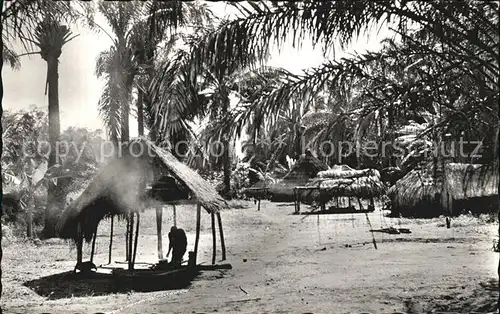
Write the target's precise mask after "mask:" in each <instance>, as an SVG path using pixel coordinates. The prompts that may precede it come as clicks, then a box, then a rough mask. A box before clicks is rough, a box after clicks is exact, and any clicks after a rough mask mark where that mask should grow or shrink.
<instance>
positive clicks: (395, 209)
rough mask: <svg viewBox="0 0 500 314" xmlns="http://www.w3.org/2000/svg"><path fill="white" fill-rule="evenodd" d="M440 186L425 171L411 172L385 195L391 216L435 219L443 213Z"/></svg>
mask: <svg viewBox="0 0 500 314" xmlns="http://www.w3.org/2000/svg"><path fill="white" fill-rule="evenodd" d="M441 189H442V184H441V183H440V182H439V181H435V180H434V178H433V177H432V176H431V175H430V174H429V173H428V172H427V171H425V170H412V171H410V172H409V173H407V174H406V175H405V176H404V177H403V178H401V179H400V180H398V181H397V182H396V184H395V185H393V186H392V187H391V188H390V189H389V191H388V193H387V195H388V196H389V198H390V199H391V206H392V208H391V214H392V215H393V216H399V215H401V216H405V217H435V216H439V215H441V214H442V213H443V208H442V206H441Z"/></svg>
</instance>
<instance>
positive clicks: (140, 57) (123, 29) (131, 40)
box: [96, 0, 209, 142]
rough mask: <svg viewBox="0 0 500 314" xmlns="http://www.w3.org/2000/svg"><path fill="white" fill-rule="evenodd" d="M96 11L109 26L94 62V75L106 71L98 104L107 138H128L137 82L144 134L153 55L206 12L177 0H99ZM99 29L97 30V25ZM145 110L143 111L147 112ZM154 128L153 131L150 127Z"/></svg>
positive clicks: (205, 14)
mask: <svg viewBox="0 0 500 314" xmlns="http://www.w3.org/2000/svg"><path fill="white" fill-rule="evenodd" d="M98 10H99V11H100V12H101V13H102V14H103V15H104V17H105V18H106V20H107V22H108V24H109V25H110V26H111V28H112V30H113V34H114V36H111V35H110V34H107V35H108V37H110V38H111V39H112V41H113V45H112V46H111V47H110V49H109V50H108V51H104V52H102V53H101V54H100V55H99V57H98V59H97V62H96V74H97V76H98V77H100V76H106V82H107V83H106V87H105V89H104V91H103V94H102V97H101V100H100V103H99V106H100V112H101V115H102V117H103V118H104V120H105V122H106V124H107V126H108V130H109V132H110V135H111V139H112V140H113V141H115V142H117V139H118V135H119V134H120V135H121V140H122V141H127V140H128V138H129V135H128V134H129V127H128V119H129V114H130V112H131V110H130V102H131V99H132V92H133V89H134V87H137V95H138V97H137V117H138V125H139V134H140V135H142V134H143V133H144V113H145V112H144V103H146V108H147V109H151V104H150V99H151V96H150V95H148V94H146V93H147V92H148V90H149V89H148V86H149V84H150V81H151V78H152V77H153V76H154V75H155V57H156V56H155V54H156V51H157V50H158V46H159V44H160V43H162V42H164V41H165V40H167V44H166V46H167V49H166V51H165V52H166V53H168V47H171V46H172V44H173V43H174V42H175V39H176V38H177V36H176V29H177V27H179V26H186V25H191V24H194V25H196V24H197V23H200V21H203V20H205V19H206V18H207V16H208V14H209V13H208V11H207V9H206V7H205V6H203V5H199V4H190V3H184V2H182V1H168V2H165V1H156V0H155V1H152V2H150V3H145V2H106V1H103V2H100V3H99V4H98ZM101 30H102V29H101ZM147 111H148V110H146V115H147V113H148V112H147ZM153 133H154V132H153Z"/></svg>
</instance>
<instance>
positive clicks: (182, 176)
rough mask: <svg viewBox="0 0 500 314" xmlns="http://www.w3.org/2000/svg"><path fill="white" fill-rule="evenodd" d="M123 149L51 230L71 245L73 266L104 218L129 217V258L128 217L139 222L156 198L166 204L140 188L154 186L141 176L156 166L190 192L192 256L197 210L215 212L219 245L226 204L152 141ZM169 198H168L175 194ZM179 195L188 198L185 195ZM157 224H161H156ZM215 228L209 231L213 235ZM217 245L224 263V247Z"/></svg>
mask: <svg viewBox="0 0 500 314" xmlns="http://www.w3.org/2000/svg"><path fill="white" fill-rule="evenodd" d="M122 151H123V156H121V157H120V158H116V159H115V160H112V161H111V162H109V163H108V164H107V165H105V166H104V167H103V168H101V169H100V171H98V173H97V175H96V177H95V178H94V179H93V180H92V181H91V182H90V183H89V185H88V186H87V187H86V189H85V190H84V191H83V193H82V194H81V195H80V196H79V197H78V198H77V199H76V200H75V201H73V202H72V203H71V204H70V206H68V207H67V208H66V209H65V210H64V211H63V212H62V214H61V215H60V217H59V220H58V223H57V225H56V231H57V233H58V235H59V237H61V238H63V239H72V240H74V241H75V242H76V244H77V248H78V262H81V246H82V242H83V240H85V241H86V242H90V241H91V240H93V241H94V243H93V247H94V244H95V236H96V233H97V227H98V225H99V222H100V221H101V220H102V219H104V218H106V217H114V216H122V217H127V216H128V217H132V227H130V232H129V234H130V239H129V241H128V242H129V243H130V249H129V251H128V252H127V256H132V233H133V215H134V214H136V215H137V220H139V215H138V214H139V213H140V212H142V211H143V210H144V209H146V208H148V207H150V206H152V205H154V204H155V203H156V204H157V202H158V200H159V199H160V200H162V201H168V200H165V199H161V197H159V196H158V195H157V194H154V193H151V192H148V191H147V190H146V189H145V186H147V185H148V184H149V183H152V185H153V186H155V185H156V186H158V183H157V182H148V181H150V180H151V179H150V178H148V176H147V175H146V174H147V173H151V172H155V171H158V169H157V168H155V165H158V164H159V165H161V166H162V167H164V168H166V170H168V172H169V174H170V175H171V177H172V178H173V179H175V180H174V181H172V180H170V183H171V184H173V183H174V182H176V181H178V182H181V183H182V184H183V185H184V186H185V187H187V189H188V190H189V193H190V194H191V197H192V199H191V201H192V202H195V203H197V204H198V211H197V236H196V243H195V254H196V251H197V247H198V240H199V221H200V209H201V207H204V208H205V210H206V211H207V212H208V213H210V214H211V215H212V216H213V215H214V214H216V215H217V218H218V220H219V230H220V232H221V242H223V235H222V228H221V227H222V224H221V220H220V214H219V211H220V210H221V209H223V208H226V207H227V204H226V203H225V201H224V200H223V199H222V198H221V197H220V196H219V194H218V193H217V192H216V191H215V189H214V188H213V187H212V186H211V185H210V184H209V183H208V182H206V181H205V180H204V179H203V178H201V176H200V175H199V174H198V173H197V172H195V171H194V170H192V169H190V168H189V167H188V166H186V165H185V164H183V163H182V162H180V161H179V160H177V159H176V158H175V157H174V156H173V155H172V154H171V153H170V152H168V151H167V150H165V149H163V148H160V147H158V146H156V145H154V144H153V143H152V142H151V141H149V140H147V139H144V138H139V139H136V140H134V141H132V142H131V143H130V144H129V145H128V146H126V147H124V148H122ZM164 181H165V180H164ZM167 183H169V182H168V181H167V182H163V183H162V184H161V185H162V186H163V188H165V184H167ZM167 185H168V184H167ZM172 189H175V187H170V189H168V190H169V191H172ZM169 194H170V195H173V194H175V193H169ZM183 195H184V196H187V194H183ZM131 215H132V216H131ZM160 217H161V215H160ZM157 218H158V216H157ZM160 219H161V218H160ZM213 220H214V218H213V217H212V223H213ZM138 223H139V222H138V221H137V229H136V230H137V231H136V244H135V246H136V245H137V233H138V230H139V229H138ZM157 223H158V222H157ZM159 225H160V226H161V221H160V224H159ZM112 228H113V227H111V230H112ZM214 230H215V229H214V228H213V232H214ZM111 232H112V231H111ZM158 238H159V241H161V229H159V234H158ZM214 239H215V237H214ZM214 244H215V242H214ZM222 244H223V243H222ZM222 247H223V259H224V258H225V256H224V255H225V252H224V245H222ZM110 249H111V248H110ZM134 251H135V249H134ZM214 252H215V251H214ZM134 255H135V254H134ZM110 257H111V255H110ZM91 259H92V256H91ZM110 259H111V258H110ZM130 260H132V259H130ZM129 268H133V265H132V266H131V265H130V264H129Z"/></svg>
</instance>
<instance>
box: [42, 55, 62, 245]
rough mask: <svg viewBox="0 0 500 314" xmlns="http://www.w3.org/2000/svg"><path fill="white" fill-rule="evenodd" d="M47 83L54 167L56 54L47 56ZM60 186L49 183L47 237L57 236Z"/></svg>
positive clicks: (57, 128)
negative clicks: (56, 226)
mask: <svg viewBox="0 0 500 314" xmlns="http://www.w3.org/2000/svg"><path fill="white" fill-rule="evenodd" d="M46 61H47V83H48V87H49V88H48V90H49V143H50V154H49V162H48V167H49V168H50V167H52V166H54V165H55V164H57V163H58V162H59V156H58V155H57V150H56V147H57V143H58V141H59V135H60V131H61V124H60V120H59V60H58V57H57V56H55V55H52V54H50V55H48V56H47V59H46ZM60 190H61V189H60V187H59V186H58V185H55V184H54V183H52V182H51V183H49V188H48V195H47V206H46V207H45V221H44V229H43V232H42V233H43V236H44V237H45V238H52V237H54V236H55V228H54V227H55V224H56V222H57V218H58V217H57V216H58V214H59V212H60V210H61V209H62V207H63V205H64V202H63V200H62V199H63V195H62V193H61V191H60Z"/></svg>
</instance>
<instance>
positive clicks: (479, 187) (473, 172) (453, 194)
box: [443, 163, 499, 214]
mask: <svg viewBox="0 0 500 314" xmlns="http://www.w3.org/2000/svg"><path fill="white" fill-rule="evenodd" d="M444 174H445V180H444V183H443V206H444V207H445V208H446V209H447V210H448V213H450V214H451V213H453V214H459V213H460V211H462V210H470V211H472V212H474V213H480V212H488V211H497V210H498V180H499V175H498V168H497V167H487V166H486V165H482V164H462V163H450V164H447V165H446V166H445V171H444Z"/></svg>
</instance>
